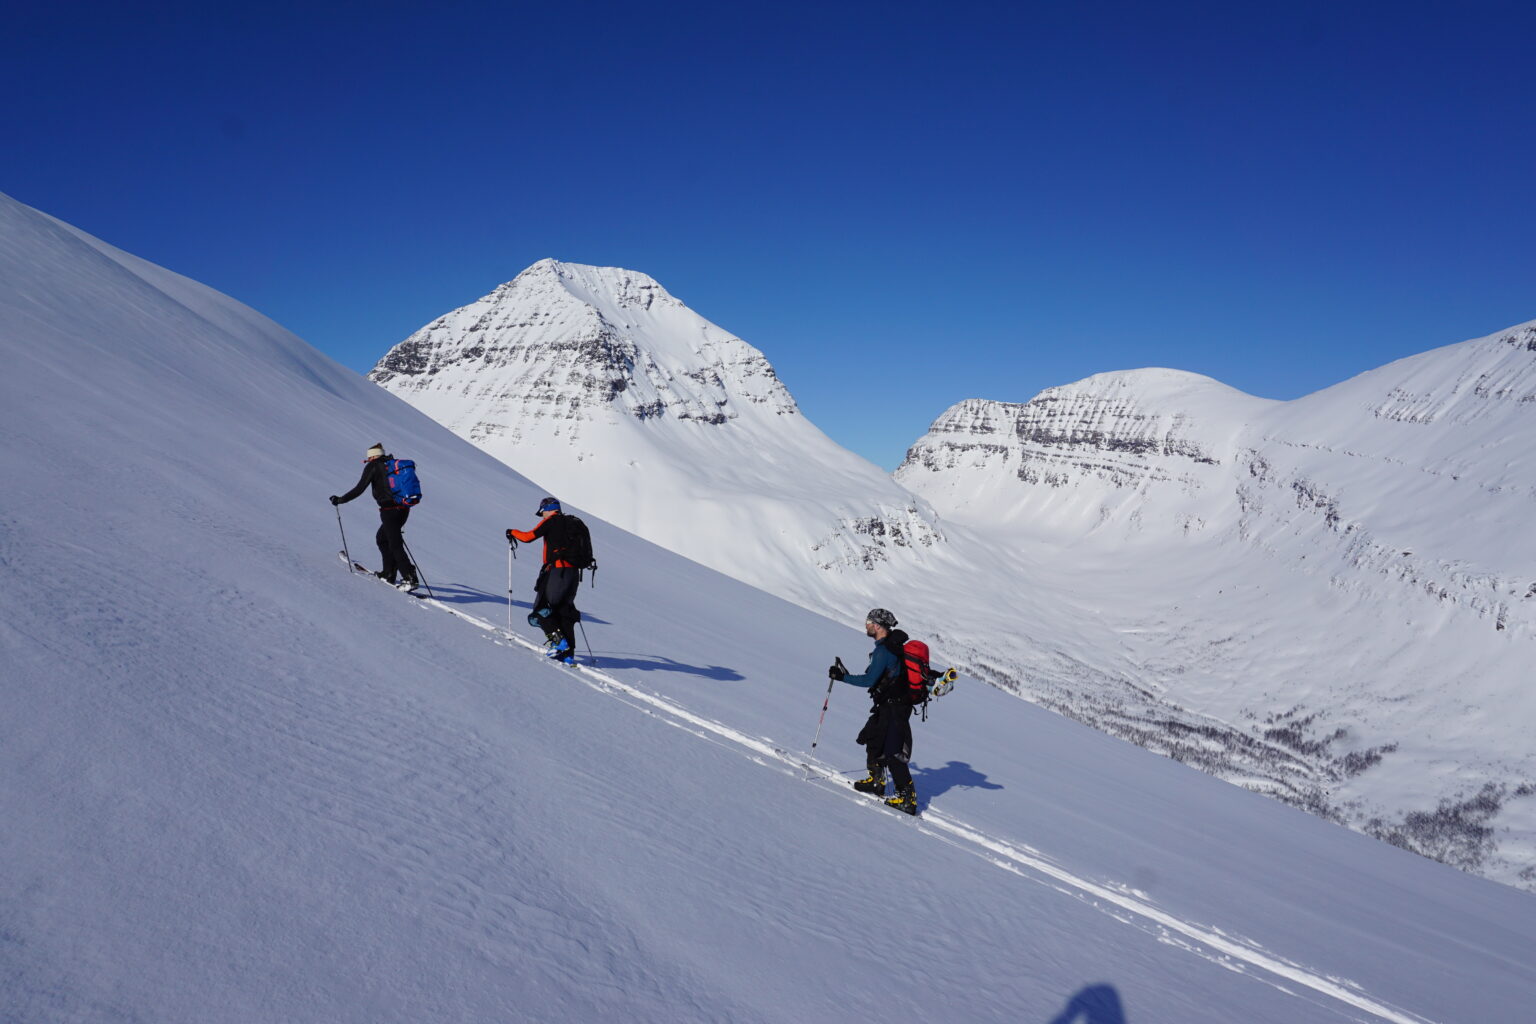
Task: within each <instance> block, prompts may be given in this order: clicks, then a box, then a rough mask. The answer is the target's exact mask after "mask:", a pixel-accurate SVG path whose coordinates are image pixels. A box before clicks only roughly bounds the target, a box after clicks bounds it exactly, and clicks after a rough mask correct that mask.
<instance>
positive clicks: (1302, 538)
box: [371, 260, 1536, 889]
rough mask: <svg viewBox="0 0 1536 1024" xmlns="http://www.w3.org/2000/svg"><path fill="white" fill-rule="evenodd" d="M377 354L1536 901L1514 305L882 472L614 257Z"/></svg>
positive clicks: (670, 533) (1168, 379)
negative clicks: (1411, 348)
mask: <svg viewBox="0 0 1536 1024" xmlns="http://www.w3.org/2000/svg"><path fill="white" fill-rule="evenodd" d="M371 376H372V378H373V379H374V380H376V381H378V382H379V383H381V384H383V385H384V386H385V387H386V388H389V389H390V390H392V391H394V392H396V393H397V394H399V395H400V396H401V397H403V398H405V399H406V400H407V401H409V402H411V403H412V404H413V405H415V406H416V407H417V408H419V409H421V410H422V411H424V412H426V413H428V414H429V415H431V416H432V417H434V418H435V419H437V420H438V421H439V422H441V423H443V424H444V425H446V426H449V427H450V428H452V429H453V430H455V431H456V432H458V433H459V434H461V436H464V437H466V438H468V439H469V440H471V441H473V442H474V443H476V444H477V445H479V446H480V447H482V448H483V449H485V450H486V451H487V452H489V453H491V454H493V455H495V456H496V457H497V458H499V459H501V460H502V461H504V462H506V463H507V464H508V465H510V466H512V467H513V468H515V469H518V470H519V471H521V472H524V473H527V474H528V475H529V476H531V477H533V478H534V479H537V480H539V481H541V482H544V483H545V485H546V486H547V487H549V488H551V489H556V490H559V491H561V492H562V493H568V494H571V495H574V496H577V497H578V498H579V501H580V503H581V504H583V505H584V506H586V507H588V508H590V509H592V510H593V511H595V512H596V513H597V514H599V515H601V516H603V517H605V518H608V519H610V520H612V521H614V522H616V523H618V524H620V525H623V526H625V527H626V528H629V529H632V530H634V531H635V532H637V533H640V534H641V535H642V536H645V537H647V538H648V539H651V540H653V541H656V542H657V543H659V544H662V545H663V546H665V547H668V548H670V549H672V550H674V551H677V552H679V553H681V554H684V555H687V556H688V557H690V558H693V559H695V560H697V561H699V562H702V563H703V564H705V565H709V566H711V567H713V568H716V569H719V570H721V571H723V572H726V573H729V574H730V575H733V576H735V577H736V578H738V579H741V580H745V581H748V582H751V583H753V584H755V585H758V586H761V587H763V588H765V589H768V590H770V591H771V592H773V593H775V594H778V595H779V596H781V597H785V598H787V599H789V600H792V601H794V602H796V603H797V604H800V605H802V606H803V607H806V608H810V609H812V610H814V611H819V612H821V613H823V614H826V615H829V616H831V617H834V618H837V619H840V620H842V621H848V622H858V621H859V620H860V619H861V617H862V615H863V612H864V610H865V609H867V608H869V607H870V606H872V605H880V606H889V607H892V608H894V609H895V610H896V611H897V614H898V616H899V617H900V618H901V619H902V621H903V623H904V624H906V625H907V626H908V627H909V628H911V629H912V630H913V631H914V632H915V633H918V634H921V635H923V636H925V637H927V638H929V639H931V640H936V641H937V642H938V644H939V646H940V647H941V648H942V649H944V650H945V651H946V656H947V657H948V658H950V659H953V661H954V662H955V663H957V664H959V665H961V666H962V667H964V668H965V669H966V670H967V671H969V672H971V673H972V674H974V675H976V676H978V677H981V678H984V679H986V680H988V681H989V682H992V683H994V684H995V685H997V686H999V687H1001V688H1003V689H1006V690H1009V691H1010V692H1014V693H1018V694H1020V695H1022V696H1024V697H1027V698H1029V699H1030V700H1032V701H1035V702H1037V703H1040V704H1042V705H1044V706H1046V707H1049V708H1052V709H1054V710H1057V711H1060V712H1062V713H1064V714H1067V715H1069V716H1071V717H1073V718H1075V719H1077V720H1079V721H1082V722H1085V723H1088V724H1091V725H1093V726H1095V727H1096V728H1099V729H1103V730H1105V731H1107V732H1110V733H1111V734H1114V735H1117V736H1120V737H1122V738H1126V739H1130V740H1132V741H1134V742H1136V743H1138V744H1140V745H1142V746H1144V747H1146V748H1147V749H1150V750H1154V751H1157V752H1159V753H1163V754H1166V755H1168V756H1171V757H1174V758H1176V759H1178V760H1181V761H1183V762H1185V763H1187V764H1192V765H1196V766H1198V767H1201V768H1202V769H1204V770H1206V771H1209V772H1211V773H1212V774H1214V775H1217V776H1218V777H1220V778H1223V779H1226V780H1228V781H1232V782H1235V783H1238V784H1241V785H1244V786H1247V787H1249V788H1251V789H1254V790H1255V791H1258V792H1263V793H1267V794H1270V795H1272V796H1275V797H1277V798H1279V799H1281V800H1284V801H1286V802H1287V803H1290V804H1292V805H1293V806H1297V807H1301V808H1304V809H1307V810H1309V811H1312V812H1314V813H1317V814H1319V815H1321V816H1323V817H1325V818H1328V819H1330V820H1333V821H1338V822H1343V823H1347V824H1349V825H1350V826H1351V827H1354V828H1357V829H1359V830H1361V831H1363V832H1366V833H1368V834H1371V835H1374V836H1377V837H1379V838H1382V839H1384V840H1386V841H1388V842H1392V843H1395V844H1397V845H1400V846H1403V847H1405V848H1407V849H1411V850H1414V851H1417V852H1419V853H1422V854H1424V855H1426V856H1430V857H1434V858H1436V859H1439V860H1441V861H1443V862H1445V863H1448V864H1453V865H1455V866H1458V867H1461V868H1463V869H1465V870H1469V871H1473V872H1476V873H1478V874H1481V875H1484V876H1486V877H1489V878H1494V879H1497V880H1499V881H1502V882H1505V883H1508V884H1512V885H1516V886H1520V887H1523V888H1526V889H1536V867H1533V865H1536V754H1533V752H1532V748H1531V744H1530V743H1529V740H1528V732H1529V730H1528V726H1527V723H1529V722H1530V721H1532V720H1533V718H1536V689H1533V688H1532V687H1531V686H1530V685H1529V681H1528V677H1529V669H1528V666H1529V663H1530V659H1531V653H1532V652H1531V644H1532V643H1533V642H1536V630H1533V628H1532V626H1533V624H1536V539H1533V538H1536V534H1533V533H1532V532H1531V531H1529V530H1527V529H1525V528H1524V526H1525V522H1526V520H1527V519H1528V518H1529V509H1530V502H1531V498H1532V497H1533V495H1536V464H1533V463H1532V461H1531V459H1530V457H1529V455H1528V451H1529V449H1530V447H1531V442H1532V440H1533V438H1536V327H1533V326H1532V325H1526V326H1524V327H1518V328H1514V329H1511V330H1510V331H1507V332H1501V333H1500V334H1499V335H1496V336H1494V337H1490V338H1486V339H1482V340H1480V341H1473V342H1466V343H1464V344H1461V345H1455V346H1450V347H1448V348H1445V349H1441V350H1439V351H1438V352H1433V353H1426V354H1425V355H1423V356H1419V357H1415V358H1413V359H1409V360H1403V361H1401V362H1399V363H1395V364H1393V365H1392V366H1389V367H1383V368H1382V369H1380V370H1377V371H1373V372H1372V373H1368V374H1365V375H1362V376H1361V377H1359V378H1356V379H1355V380H1353V381H1349V382H1346V383H1344V384H1341V385H1339V386H1338V387H1335V388H1332V389H1329V390H1328V391H1324V392H1321V393H1319V394H1317V395H1312V396H1308V397H1307V398H1304V399H1301V400H1299V401H1295V402H1288V403H1285V402H1273V401H1269V400H1265V399H1259V398H1255V397H1253V396H1250V395H1246V394H1243V393H1241V392H1238V391H1236V390H1234V389H1232V388H1229V387H1227V386H1225V385H1223V384H1221V383H1219V382H1217V381H1214V380H1211V379H1210V378H1207V377H1202V376H1199V375H1196V374H1191V373H1184V372H1181V371H1177V370H1167V369H1146V370H1135V371H1126V372H1119V373H1106V374H1100V375H1097V376H1095V377H1091V378H1088V379H1087V380H1083V381H1079V382H1077V383H1075V384H1070V385H1065V386H1062V387H1056V388H1050V389H1047V390H1046V391H1045V392H1042V393H1041V394H1040V395H1037V396H1036V397H1035V398H1034V399H1032V400H1031V401H1029V402H1022V403H1007V402H997V401H987V400H981V399H973V400H969V401H966V402H962V403H960V404H958V405H956V406H955V407H954V408H952V409H950V410H948V411H946V412H945V413H944V414H943V415H941V416H940V417H939V418H938V419H937V420H936V421H935V423H934V425H933V427H932V429H931V430H930V432H929V433H928V434H927V435H926V436H925V437H923V438H921V439H920V440H919V441H918V442H917V443H916V444H914V446H913V447H912V449H911V451H910V452H909V454H908V457H907V459H906V461H905V462H904V463H903V465H902V466H901V467H900V468H899V469H898V471H897V472H896V474H895V480H894V481H893V480H891V479H890V478H888V477H886V476H885V475H884V474H881V473H879V472H878V470H876V469H875V468H874V467H872V466H870V465H869V464H868V463H866V462H864V461H863V460H861V459H858V458H857V457H855V456H853V455H852V454H851V453H849V452H846V451H844V450H843V449H841V448H839V447H838V446H837V445H836V444H835V443H834V442H833V441H831V440H830V439H829V438H827V437H826V436H825V435H823V434H822V433H821V432H820V431H818V430H816V428H815V427H814V426H812V425H811V424H810V423H808V422H807V421H806V419H805V417H804V416H803V415H802V414H801V413H800V412H799V410H798V409H797V407H796V406H795V404H794V401H793V399H792V398H791V397H790V396H789V394H788V393H787V391H786V390H785V389H784V387H783V385H782V384H781V383H780V382H779V381H778V379H777V377H776V376H775V375H774V373H773V370H772V368H771V367H770V366H769V364H768V362H767V360H766V358H765V357H764V356H763V354H762V353H761V352H759V351H758V350H757V349H755V348H752V347H751V346H750V345H748V344H747V343H746V342H744V341H742V340H740V339H738V338H735V337H733V336H731V335H729V334H727V333H726V332H725V331H723V330H722V329H721V328H719V327H717V326H715V325H714V324H712V323H710V322H708V321H707V320H705V319H703V318H702V317H700V316H698V315H697V314H696V313H693V312H692V311H691V310H688V309H687V308H686V307H685V306H683V305H682V303H680V302H679V301H678V300H677V299H675V298H673V297H672V296H671V295H669V294H668V293H667V292H666V291H665V290H663V289H662V288H661V286H660V285H659V284H657V283H656V282H655V281H653V280H652V279H651V278H649V277H647V276H645V275H644V274H640V273H637V272H635V271H629V270H622V269H618V268H611V267H606V268H603V267H588V266H581V265H579V264H567V263H558V262H556V261H553V260H545V261H542V262H540V263H538V264H535V265H534V266H532V267H530V268H529V269H528V270H526V271H524V272H523V273H522V274H521V275H519V276H518V277H517V278H516V279H515V280H514V281H511V282H508V283H507V284H505V285H502V286H501V287H500V288H497V289H496V290H495V291H494V292H492V293H491V294H490V295H487V296H485V297H484V298H482V299H480V300H479V301H478V302H475V303H472V304H470V305H469V306H466V307H464V308H462V309H459V310H456V311H454V312H452V313H449V314H447V315H446V316H444V317H442V318H440V319H439V320H437V321H435V322H433V323H432V324H429V325H428V326H426V327H424V328H423V329H422V330H421V331H418V332H417V333H416V334H414V335H412V336H411V337H410V338H409V339H407V340H406V341H404V342H402V343H401V344H399V345H397V346H396V347H395V348H394V349H392V350H391V351H390V352H389V353H388V354H387V355H386V356H385V357H384V358H383V359H382V360H381V361H380V362H379V364H378V366H376V367H375V369H374V370H373V372H372V374H371ZM998 383H999V385H1001V384H1004V383H1005V382H998Z"/></svg>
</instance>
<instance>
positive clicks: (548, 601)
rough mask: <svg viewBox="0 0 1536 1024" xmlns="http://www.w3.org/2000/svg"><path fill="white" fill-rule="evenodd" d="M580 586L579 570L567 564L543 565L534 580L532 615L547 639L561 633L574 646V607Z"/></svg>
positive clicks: (578, 614) (577, 618) (576, 618)
mask: <svg viewBox="0 0 1536 1024" xmlns="http://www.w3.org/2000/svg"><path fill="white" fill-rule="evenodd" d="M580 586H581V573H580V572H578V571H577V570H575V569H572V568H570V567H569V566H548V565H546V566H545V567H544V568H543V569H542V570H540V572H539V578H538V580H537V581H536V582H535V583H534V585H533V589H534V595H535V596H534V599H533V616H531V617H533V618H537V619H538V620H539V628H540V629H542V630H544V635H545V636H547V637H549V638H550V639H551V640H554V639H556V638H557V637H561V636H563V637H565V639H566V640H568V641H570V644H571V646H572V647H573V648H574V647H575V646H576V623H577V622H580V621H581V612H579V611H577V610H576V589H577V588H578V587H580Z"/></svg>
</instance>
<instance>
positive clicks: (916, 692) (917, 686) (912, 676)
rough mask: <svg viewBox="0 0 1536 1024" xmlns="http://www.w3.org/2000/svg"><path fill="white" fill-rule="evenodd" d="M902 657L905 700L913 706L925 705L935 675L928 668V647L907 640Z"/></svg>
mask: <svg viewBox="0 0 1536 1024" xmlns="http://www.w3.org/2000/svg"><path fill="white" fill-rule="evenodd" d="M902 655H903V657H902V660H903V661H904V662H906V667H907V699H908V700H910V701H911V702H912V703H913V704H923V703H926V702H927V700H928V694H929V688H930V687H931V686H932V685H933V680H934V677H935V676H936V675H937V673H935V672H934V671H933V669H931V668H929V667H928V645H927V644H925V643H923V642H922V641H921V640H908V641H907V643H906V646H905V647H903V648H902Z"/></svg>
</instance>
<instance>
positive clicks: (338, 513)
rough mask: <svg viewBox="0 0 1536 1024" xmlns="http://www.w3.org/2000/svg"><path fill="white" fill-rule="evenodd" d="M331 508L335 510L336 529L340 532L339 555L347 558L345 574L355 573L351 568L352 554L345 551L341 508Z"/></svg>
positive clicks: (338, 506)
mask: <svg viewBox="0 0 1536 1024" xmlns="http://www.w3.org/2000/svg"><path fill="white" fill-rule="evenodd" d="M331 507H332V508H334V509H335V510H336V527H337V529H339V530H341V553H342V554H343V555H345V556H346V557H347V572H355V571H356V570H354V569H353V568H352V552H351V551H349V550H348V549H347V528H346V527H345V526H342V525H341V506H340V505H332V506H331Z"/></svg>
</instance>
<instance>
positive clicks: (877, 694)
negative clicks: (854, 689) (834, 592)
mask: <svg viewBox="0 0 1536 1024" xmlns="http://www.w3.org/2000/svg"><path fill="white" fill-rule="evenodd" d="M864 635H865V636H868V637H869V638H870V639H872V640H874V641H875V649H874V650H873V651H871V652H870V655H869V667H868V668H867V669H865V670H864V671H863V672H862V673H860V674H859V675H850V674H849V673H848V670H847V669H845V668H844V667H843V662H842V659H838V661H837V662H836V663H835V664H834V665H833V666H832V667H831V668H829V669H828V670H827V676H828V678H830V679H834V680H837V681H838V682H844V683H847V684H848V685H850V686H861V687H863V688H865V689H867V690H868V691H869V698H870V700H871V701H872V702H873V707H872V708H871V709H870V712H869V720H868V721H867V722H865V723H864V728H862V729H860V730H859V737H858V740H857V742H859V743H862V744H863V745H864V763H865V765H866V766H867V767H868V768H869V775H868V776H867V777H865V778H862V779H860V780H859V781H857V782H855V783H854V784H853V788H854V789H857V790H858V791H859V792H861V793H872V794H873V795H875V796H884V795H885V773H886V772H887V771H889V772H890V773H891V782H893V783H894V784H895V786H896V793H895V795H893V796H892V797H891V798H890V799H889V800H887V801H886V803H888V804H890V805H891V806H892V807H895V808H896V809H897V810H901V811H906V812H907V813H908V814H916V813H917V789H916V787H915V786H914V785H913V784H912V772H911V771H910V770H909V769H908V768H907V762H909V761H910V760H911V759H912V700H911V697H910V696H909V693H910V690H909V688H908V685H907V672H906V665H905V660H906V659H905V655H904V653H903V650H902V648H903V645H904V644H906V642H907V634H905V633H903V632H902V631H901V630H899V629H897V628H896V616H894V615H892V614H891V613H890V612H888V611H886V610H885V609H884V608H874V609H871V611H870V613H869V614H868V615H867V616H865V621H864Z"/></svg>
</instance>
